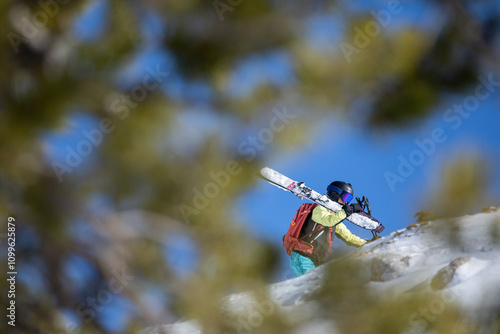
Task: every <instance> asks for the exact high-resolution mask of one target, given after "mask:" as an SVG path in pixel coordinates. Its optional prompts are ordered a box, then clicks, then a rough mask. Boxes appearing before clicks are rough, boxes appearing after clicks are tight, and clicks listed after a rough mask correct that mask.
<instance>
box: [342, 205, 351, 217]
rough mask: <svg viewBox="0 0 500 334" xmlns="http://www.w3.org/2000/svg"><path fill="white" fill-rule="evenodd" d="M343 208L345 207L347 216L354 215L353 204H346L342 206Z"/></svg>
mask: <svg viewBox="0 0 500 334" xmlns="http://www.w3.org/2000/svg"><path fill="white" fill-rule="evenodd" d="M342 209H344V211H345V214H346V216H347V217H349V216H350V215H352V213H353V212H354V211H353V208H352V206H351V205H349V204H344V206H343V207H342Z"/></svg>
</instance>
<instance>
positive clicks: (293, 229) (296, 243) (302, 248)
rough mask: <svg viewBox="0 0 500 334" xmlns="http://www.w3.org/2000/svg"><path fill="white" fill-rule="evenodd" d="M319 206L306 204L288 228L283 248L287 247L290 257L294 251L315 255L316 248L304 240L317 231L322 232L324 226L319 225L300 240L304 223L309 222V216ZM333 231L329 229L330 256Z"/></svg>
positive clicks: (301, 207) (298, 211)
mask: <svg viewBox="0 0 500 334" xmlns="http://www.w3.org/2000/svg"><path fill="white" fill-rule="evenodd" d="M316 206H318V204H314V203H304V204H302V205H301V206H300V208H299V209H298V210H297V213H296V214H295V216H294V217H293V220H292V222H291V223H290V226H289V227H288V231H287V232H286V234H285V235H284V236H283V247H285V250H286V253H287V254H288V255H292V252H293V251H299V252H303V253H307V254H311V255H312V254H313V251H314V247H313V245H312V244H311V243H309V242H306V241H304V240H303V239H304V238H305V237H308V236H310V235H311V234H312V233H314V232H315V231H320V230H322V229H323V228H324V226H322V225H319V224H318V227H317V228H316V229H314V230H313V231H311V233H309V234H308V235H305V236H304V237H302V238H300V239H299V236H300V232H301V230H302V227H303V226H304V223H305V222H306V221H307V219H308V218H309V216H310V215H311V212H312V211H313V210H314V208H315V207H316ZM332 231H333V229H332V228H331V227H330V228H329V231H328V232H329V236H328V242H329V246H328V255H330V246H331V244H332V238H331V235H332Z"/></svg>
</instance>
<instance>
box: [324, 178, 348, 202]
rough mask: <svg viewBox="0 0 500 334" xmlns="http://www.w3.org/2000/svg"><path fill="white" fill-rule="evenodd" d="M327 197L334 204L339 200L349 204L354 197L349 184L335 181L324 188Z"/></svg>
mask: <svg viewBox="0 0 500 334" xmlns="http://www.w3.org/2000/svg"><path fill="white" fill-rule="evenodd" d="M326 194H327V196H328V197H329V198H330V199H331V200H332V201H335V202H338V200H339V198H341V199H342V200H343V201H344V202H345V203H349V202H350V201H351V200H352V199H353V197H354V191H353V190H352V185H351V184H350V183H345V182H342V181H335V182H332V183H330V185H329V186H328V187H327V188H326Z"/></svg>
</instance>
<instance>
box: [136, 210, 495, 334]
mask: <svg viewBox="0 0 500 334" xmlns="http://www.w3.org/2000/svg"><path fill="white" fill-rule="evenodd" d="M339 261H343V262H346V261H347V262H352V263H358V264H360V265H359V266H358V267H357V268H360V269H359V271H358V272H357V274H358V276H359V277H358V278H357V279H358V280H359V279H360V278H361V280H359V281H357V282H360V284H361V285H362V286H363V289H365V290H364V291H369V292H370V294H371V299H370V300H371V302H367V301H362V302H363V303H368V304H369V303H372V304H369V305H370V308H371V309H373V308H377V310H376V311H377V312H379V314H380V317H386V318H390V317H391V316H395V314H394V312H398V311H399V310H398V308H400V309H401V314H403V315H400V314H399V313H398V314H397V317H398V318H403V320H402V322H401V323H398V326H399V327H398V328H399V329H398V330H397V332H400V329H401V328H403V329H404V330H403V331H402V332H405V333H427V332H432V329H435V327H434V326H433V325H436V324H437V323H440V321H444V320H443V319H446V317H448V316H450V315H449V314H448V312H450V310H453V312H455V313H453V314H454V317H455V318H453V321H452V322H455V323H456V321H457V314H459V315H460V316H459V317H458V319H461V321H462V320H463V324H462V323H459V324H457V327H456V328H460V329H461V330H463V332H464V333H468V332H474V333H500V316H499V314H500V212H493V213H481V214H476V215H472V216H465V217H462V218H460V219H454V220H438V221H435V222H429V223H422V224H412V225H410V226H409V227H408V228H406V229H403V230H399V231H396V232H393V233H392V234H390V235H388V236H385V237H383V238H381V239H379V240H377V241H375V242H372V243H370V244H367V245H365V246H363V247H362V248H360V249H357V250H355V251H354V252H352V253H350V254H349V255H347V256H346V257H344V258H342V259H337V260H335V261H332V262H329V263H328V264H326V265H324V266H321V267H318V268H316V269H315V270H313V271H312V272H310V273H308V274H307V275H304V276H302V277H298V278H294V279H290V280H287V281H284V282H280V283H276V284H272V285H270V286H269V287H268V289H267V291H266V296H268V297H267V299H266V298H264V299H262V298H260V299H259V298H257V297H254V295H255V294H254V293H252V292H244V293H239V294H234V295H231V296H228V297H226V298H225V299H224V301H223V303H222V311H224V312H227V313H230V314H234V315H235V316H236V315H239V318H238V319H244V321H240V323H239V324H237V325H236V327H235V330H236V332H238V333H259V332H261V331H260V329H263V328H264V326H263V324H264V323H265V321H266V318H267V317H270V316H271V315H276V314H279V317H280V321H281V322H283V323H286V326H288V328H292V329H293V330H292V332H293V333H335V332H344V331H343V330H342V329H341V328H339V326H338V320H339V318H338V315H339V314H341V312H342V310H344V311H345V307H344V306H341V307H339V306H337V309H334V310H333V311H331V310H328V311H327V312H326V313H325V311H324V310H323V309H324V304H323V306H322V304H321V300H320V299H321V298H322V297H321V296H322V294H325V293H326V294H328V292H325V291H327V290H325V282H328V283H327V285H328V284H330V285H331V286H334V287H335V284H336V283H335V282H332V280H333V278H332V277H334V276H332V274H331V273H332V271H335V268H336V267H335V266H337V267H338V266H339V263H338V262H339ZM338 284H342V283H341V282H339V283H338ZM341 288H342V289H345V288H344V287H343V286H342V287H341ZM360 289H361V287H360ZM336 293H338V292H336ZM340 293H341V292H340ZM328 298H329V297H328ZM339 298H340V297H339ZM257 300H258V301H257ZM374 300H383V302H382V301H381V302H380V304H373V303H374V302H373V301H374ZM404 300H408V303H406V304H405V303H404V302H401V301H404ZM352 302H353V303H354V304H355V302H354V301H352ZM323 303H324V301H323ZM391 303H393V304H391ZM394 303H395V304H394ZM412 303H413V304H412ZM344 304H346V303H345V302H344ZM368 304H366V305H368ZM373 305H375V306H373ZM389 305H392V306H389ZM347 307H348V306H347ZM320 308H321V310H323V312H321V310H320ZM353 309H354V310H353V312H365V313H366V310H365V311H359V310H356V307H354V308H353ZM403 309H404V310H403ZM337 310H338V312H337ZM361 310H362V306H361ZM391 313H392V314H391ZM325 314H326V316H325ZM346 314H347V313H346ZM363 316H364V315H363ZM366 317H367V319H368V317H369V316H368V315H366ZM355 319H356V318H355ZM359 319H360V321H362V319H363V317H361V316H360V317H359ZM398 320H401V319H398ZM391 321H392V320H391ZM444 323H446V322H444ZM352 326H353V328H356V324H355V323H354V324H352ZM373 326H374V327H373V332H377V329H376V328H375V324H374V325H373ZM447 326H448V325H447ZM340 327H342V326H340ZM342 328H344V327H342ZM360 331H361V330H360ZM455 331H456V329H450V328H449V329H448V330H445V332H449V333H453V332H455ZM144 332H145V333H147V334H153V333H176V334H177V333H201V330H200V329H199V327H198V326H197V325H196V323H195V322H194V321H187V322H182V323H177V324H172V325H163V326H157V327H152V328H148V329H147V330H145V331H144ZM265 332H270V331H269V330H267V331H265ZM353 332H356V330H355V329H354V330H353ZM387 332H390V331H387Z"/></svg>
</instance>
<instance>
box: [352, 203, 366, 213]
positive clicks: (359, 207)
mask: <svg viewBox="0 0 500 334" xmlns="http://www.w3.org/2000/svg"><path fill="white" fill-rule="evenodd" d="M351 207H352V212H363V211H365V210H364V209H363V206H362V205H360V204H359V203H353V204H351Z"/></svg>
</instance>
